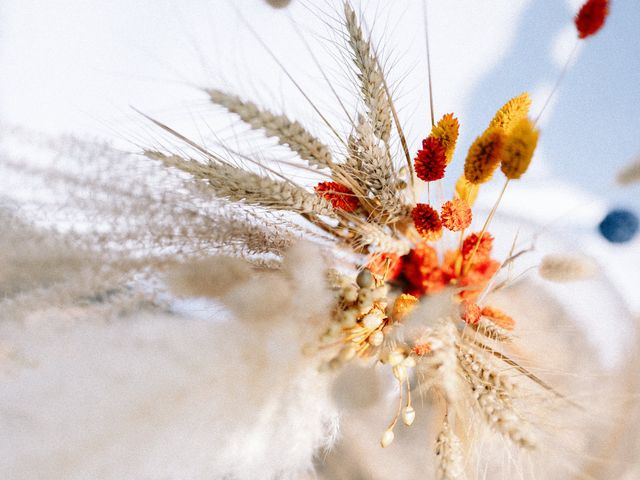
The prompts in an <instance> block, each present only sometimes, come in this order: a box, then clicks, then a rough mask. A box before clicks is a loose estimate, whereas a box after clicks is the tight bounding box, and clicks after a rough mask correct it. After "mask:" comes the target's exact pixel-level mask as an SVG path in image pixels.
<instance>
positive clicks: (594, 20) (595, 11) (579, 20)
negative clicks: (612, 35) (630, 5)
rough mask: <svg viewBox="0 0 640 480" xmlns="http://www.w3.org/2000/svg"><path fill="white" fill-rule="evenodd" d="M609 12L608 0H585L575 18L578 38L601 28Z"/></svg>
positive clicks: (585, 36) (587, 35)
mask: <svg viewBox="0 0 640 480" xmlns="http://www.w3.org/2000/svg"><path fill="white" fill-rule="evenodd" d="M608 14H609V2H608V0H587V2H585V4H584V5H582V8H581V9H580V11H579V12H578V14H577V15H576V18H575V23H576V29H577V30H578V37H579V38H587V37H589V36H591V35H593V34H594V33H597V32H598V30H600V29H601V28H602V26H603V25H604V22H605V20H606V19H607V15H608Z"/></svg>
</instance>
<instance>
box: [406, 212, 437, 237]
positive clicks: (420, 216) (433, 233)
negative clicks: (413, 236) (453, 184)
mask: <svg viewBox="0 0 640 480" xmlns="http://www.w3.org/2000/svg"><path fill="white" fill-rule="evenodd" d="M411 217H412V218H413V223H414V225H415V227H416V230H417V231H418V233H419V234H420V235H421V236H422V237H423V238H425V239H427V240H436V239H437V238H440V236H441V235H442V223H441V222H440V216H439V215H438V212H437V211H436V210H434V209H433V208H432V207H431V206H430V205H427V204H426V203H418V204H417V205H416V206H415V207H413V210H412V211H411Z"/></svg>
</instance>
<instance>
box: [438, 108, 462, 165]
mask: <svg viewBox="0 0 640 480" xmlns="http://www.w3.org/2000/svg"><path fill="white" fill-rule="evenodd" d="M459 130H460V123H459V122H458V119H457V118H456V117H454V116H453V113H447V114H445V115H444V116H443V117H442V118H441V119H440V120H439V121H438V123H437V124H436V125H434V126H433V128H432V129H431V136H432V137H435V138H437V139H438V140H440V142H441V143H442V146H443V147H444V152H445V157H446V159H447V165H449V164H450V163H451V160H452V159H453V152H454V151H455V149H456V142H457V141H458V132H459Z"/></svg>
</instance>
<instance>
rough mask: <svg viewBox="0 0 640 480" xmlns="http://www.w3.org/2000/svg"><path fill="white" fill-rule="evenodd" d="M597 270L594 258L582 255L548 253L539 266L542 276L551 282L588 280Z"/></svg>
mask: <svg viewBox="0 0 640 480" xmlns="http://www.w3.org/2000/svg"><path fill="white" fill-rule="evenodd" d="M596 271H597V266H596V263H595V262H594V260H593V259H592V258H589V257H586V256H581V255H557V254H554V255H546V256H545V257H544V258H543V259H542V262H541V263H540V266H539V268H538V273H540V276H541V277H542V278H544V279H545V280H549V281H551V282H574V281H577V280H586V279H588V278H591V277H593V276H594V275H595V273H596Z"/></svg>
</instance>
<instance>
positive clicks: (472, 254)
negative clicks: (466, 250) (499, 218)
mask: <svg viewBox="0 0 640 480" xmlns="http://www.w3.org/2000/svg"><path fill="white" fill-rule="evenodd" d="M510 180H511V179H509V178H507V181H506V182H504V186H503V187H502V190H501V191H500V195H499V196H498V199H497V200H496V203H495V204H494V205H493V208H492V209H491V211H490V212H489V216H488V217H487V219H486V220H485V222H484V225H483V226H482V230H481V231H480V235H479V236H478V241H477V242H476V245H475V246H474V247H473V251H472V252H471V256H470V257H469V260H467V262H466V263H465V266H464V268H463V269H462V274H463V275H466V274H467V272H468V271H469V269H470V268H471V265H472V263H473V257H474V256H475V255H476V252H477V251H478V247H480V242H482V237H483V236H484V234H485V232H486V231H487V228H488V227H489V224H490V223H491V220H492V219H493V216H494V215H495V214H496V210H498V205H500V201H501V200H502V197H503V196H504V192H505V190H506V189H507V186H508V185H509V181H510Z"/></svg>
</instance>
